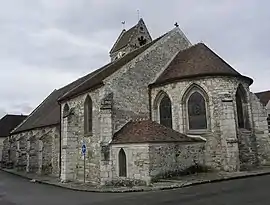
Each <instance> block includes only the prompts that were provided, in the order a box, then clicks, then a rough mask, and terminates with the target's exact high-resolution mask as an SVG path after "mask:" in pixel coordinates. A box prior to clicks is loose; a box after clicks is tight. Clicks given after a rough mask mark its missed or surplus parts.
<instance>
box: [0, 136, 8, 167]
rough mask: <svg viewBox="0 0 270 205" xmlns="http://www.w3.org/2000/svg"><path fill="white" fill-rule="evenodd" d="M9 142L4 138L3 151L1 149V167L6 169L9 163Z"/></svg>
mask: <svg viewBox="0 0 270 205" xmlns="http://www.w3.org/2000/svg"><path fill="white" fill-rule="evenodd" d="M9 152H10V141H9V137H7V138H5V140H4V141H3V149H2V166H3V167H6V166H7V164H8V163H9V161H10V154H9Z"/></svg>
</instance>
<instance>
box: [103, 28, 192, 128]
mask: <svg viewBox="0 0 270 205" xmlns="http://www.w3.org/2000/svg"><path fill="white" fill-rule="evenodd" d="M188 46H190V44H189V42H187V41H186V39H185V38H184V37H183V36H182V34H181V32H180V30H179V29H178V28H176V29H174V30H172V31H171V32H169V33H168V34H167V36H164V37H163V38H161V39H160V40H159V41H158V42H156V43H155V44H154V45H152V46H151V47H150V48H148V49H147V50H146V51H145V52H144V53H142V54H141V55H139V56H138V57H136V58H135V59H134V60H132V61H130V62H129V63H127V64H126V65H125V66H123V68H121V69H120V70H119V71H117V72H115V73H114V74H112V75H111V76H110V77H108V78H107V79H105V81H104V82H105V86H104V87H103V88H102V90H103V92H104V93H110V92H112V93H113V94H114V99H113V100H114V106H113V120H112V121H113V132H114V133H115V132H116V131H118V130H119V129H120V128H121V127H122V126H123V125H125V124H126V123H127V122H128V121H129V120H130V119H132V118H138V117H142V118H149V93H148V85H149V84H150V83H152V82H153V81H154V80H155V78H156V77H157V76H158V75H159V74H160V73H161V72H162V71H163V70H164V69H165V67H166V65H167V63H168V62H169V61H170V60H171V59H172V58H173V56H174V55H175V54H176V53H177V52H178V51H180V50H181V49H184V48H187V47H188Z"/></svg>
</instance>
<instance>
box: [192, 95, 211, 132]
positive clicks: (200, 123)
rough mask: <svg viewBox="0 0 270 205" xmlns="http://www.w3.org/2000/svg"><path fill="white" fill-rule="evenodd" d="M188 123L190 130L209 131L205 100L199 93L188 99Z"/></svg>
mask: <svg viewBox="0 0 270 205" xmlns="http://www.w3.org/2000/svg"><path fill="white" fill-rule="evenodd" d="M188 122H189V129H190V130H198V129H207V119H206V106H205V99H204V97H203V96H202V95H201V94H200V93H199V92H194V93H193V94H192V95H191V96H190V97H189V99H188Z"/></svg>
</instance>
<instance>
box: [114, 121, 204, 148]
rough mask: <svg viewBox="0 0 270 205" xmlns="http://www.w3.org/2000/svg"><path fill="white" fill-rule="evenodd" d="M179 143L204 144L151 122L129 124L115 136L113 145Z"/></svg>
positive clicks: (199, 139)
mask: <svg viewBox="0 0 270 205" xmlns="http://www.w3.org/2000/svg"><path fill="white" fill-rule="evenodd" d="M171 142H172V143H174V142H175V143H177V142H183V143H185V142H187V143H190V142H204V140H202V139H201V138H199V137H198V138H194V137H189V136H187V135H186V134H182V133H180V132H177V131H175V130H173V129H171V128H168V127H165V126H164V125H161V124H159V123H157V122H155V121H151V120H136V121H130V122H128V123H127V124H126V125H125V126H124V127H123V128H122V129H120V130H119V131H118V132H116V133H115V134H114V136H113V139H112V142H111V144H129V143H171Z"/></svg>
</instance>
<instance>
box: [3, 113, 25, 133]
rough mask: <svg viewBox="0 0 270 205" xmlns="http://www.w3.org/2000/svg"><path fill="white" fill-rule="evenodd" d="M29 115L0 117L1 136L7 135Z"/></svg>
mask: <svg viewBox="0 0 270 205" xmlns="http://www.w3.org/2000/svg"><path fill="white" fill-rule="evenodd" d="M26 117H27V116H25V115H6V116H4V117H3V118H2V119H0V137H7V136H8V135H9V133H10V132H11V130H13V129H14V128H15V127H16V126H18V125H19V124H20V123H21V122H22V121H23V120H24V119H25V118H26Z"/></svg>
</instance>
